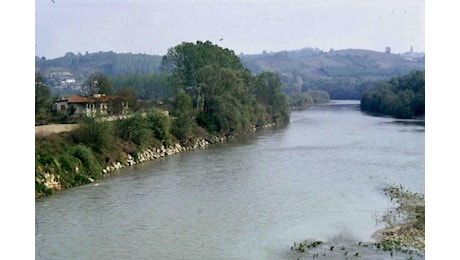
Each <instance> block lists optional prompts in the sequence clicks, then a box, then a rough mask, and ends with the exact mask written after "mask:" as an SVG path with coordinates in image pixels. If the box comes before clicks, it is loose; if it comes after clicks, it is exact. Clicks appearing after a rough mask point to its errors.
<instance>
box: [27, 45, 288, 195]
mask: <svg viewBox="0 0 460 260" xmlns="http://www.w3.org/2000/svg"><path fill="white" fill-rule="evenodd" d="M162 70H163V72H164V73H167V75H168V76H167V80H166V84H167V86H168V88H169V89H170V92H171V93H172V95H171V96H170V97H168V98H167V99H165V100H164V102H165V103H166V104H167V107H169V109H168V110H166V111H165V110H159V109H149V110H147V111H145V112H141V111H139V112H137V113H133V114H132V115H131V116H129V117H128V118H125V119H119V120H117V121H113V122H109V121H104V120H101V119H100V118H87V119H85V120H83V121H82V122H80V127H79V128H78V129H77V130H74V131H72V132H69V133H60V134H51V135H49V136H42V137H36V140H35V194H36V197H41V196H46V195H50V194H52V192H53V190H59V189H65V188H70V187H75V186H78V185H82V184H87V183H90V182H92V181H95V180H97V179H100V178H102V176H103V174H104V173H106V172H109V171H111V170H113V169H117V168H120V167H123V166H126V165H131V164H133V163H135V162H140V161H143V160H145V158H146V157H148V158H156V157H160V156H164V155H168V154H173V153H176V152H180V151H184V150H187V149H193V148H196V147H198V146H204V145H207V144H209V143H213V142H216V141H224V140H226V139H228V138H231V137H233V136H237V135H241V134H244V133H246V132H249V131H254V130H255V129H257V128H260V127H264V126H267V125H272V124H285V123H288V122H289V118H290V109H289V101H288V97H287V96H286V95H285V94H284V93H283V92H282V85H281V81H280V79H279V77H278V75H277V74H275V73H271V72H262V73H260V74H259V75H252V74H251V72H250V71H249V70H247V69H244V68H243V66H242V64H241V62H240V60H239V58H238V57H237V56H236V55H235V54H234V53H233V51H231V50H228V49H223V48H221V47H219V46H217V45H214V44H212V43H211V42H197V43H196V44H195V43H182V44H179V45H177V46H175V47H173V48H170V49H169V50H168V53H167V54H166V55H165V56H164V57H163V59H162ZM37 78H38V79H40V77H36V79H37ZM98 82H99V81H98ZM104 82H106V81H104ZM35 87H36V118H41V119H43V118H47V116H46V115H47V113H51V112H50V111H51V110H52V102H50V100H52V99H51V98H49V91H46V88H44V86H43V85H42V84H41V82H40V81H38V82H37V81H36V84H35ZM92 87H93V88H94V87H96V89H97V87H98V86H92ZM37 88H38V89H39V90H40V91H39V92H38V93H39V95H38V96H37ZM99 89H101V88H99ZM104 89H107V86H105V87H104ZM109 90H110V87H109ZM37 100H38V101H39V102H37ZM37 113H38V114H37Z"/></svg>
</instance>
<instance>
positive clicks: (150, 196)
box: [35, 101, 425, 259]
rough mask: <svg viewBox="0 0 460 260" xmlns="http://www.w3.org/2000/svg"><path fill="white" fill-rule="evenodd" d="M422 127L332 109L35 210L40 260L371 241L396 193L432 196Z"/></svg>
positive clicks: (256, 253) (342, 107) (267, 253)
mask: <svg viewBox="0 0 460 260" xmlns="http://www.w3.org/2000/svg"><path fill="white" fill-rule="evenodd" d="M424 165H425V127H424V124H423V123H422V124H420V123H417V122H412V121H400V120H396V119H393V118H389V117H376V116H371V115H367V114H365V113H362V112H361V111H360V110H359V102H358V101H334V102H333V103H331V104H330V105H322V106H314V107H311V108H309V109H308V110H305V111H295V112H292V114H291V122H290V123H289V124H288V125H287V126H285V127H279V128H270V129H265V130H262V131H259V132H256V133H251V134H248V135H246V136H244V137H240V138H237V139H236V140H232V141H231V142H228V143H224V144H216V145H212V146H210V147H208V148H206V149H199V150H194V151H190V152H185V153H181V154H176V155H173V156H170V157H165V158H162V159H159V160H155V161H150V162H146V163H142V164H138V165H135V166H133V167H130V168H125V169H122V170H121V171H120V172H119V174H117V175H116V176H112V177H109V178H106V179H104V180H101V181H98V182H95V183H92V184H89V185H85V186H81V187H77V188H72V189H69V190H65V191H62V192H59V193H56V194H54V195H52V196H51V197H48V198H42V199H37V200H36V202H35V226H36V228H35V256H36V259H286V258H287V256H288V252H289V250H290V247H291V246H292V245H293V243H294V242H299V241H303V240H305V239H319V240H330V239H335V238H338V237H347V238H352V239H355V240H356V241H358V240H359V241H371V240H372V239H371V236H372V234H373V233H374V232H375V231H376V230H378V229H380V228H382V227H383V225H384V223H383V222H382V221H381V218H382V215H383V214H384V213H385V212H386V210H387V209H388V207H389V205H390V201H389V199H388V197H386V196H385V194H384V193H383V188H384V187H386V186H387V185H392V184H397V185H399V184H401V185H403V186H404V188H406V189H408V190H410V191H413V192H418V193H423V194H424V193H425V190H424V189H425V177H424V176H425V168H424Z"/></svg>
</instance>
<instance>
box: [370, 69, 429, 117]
mask: <svg viewBox="0 0 460 260" xmlns="http://www.w3.org/2000/svg"><path fill="white" fill-rule="evenodd" d="M361 110H362V111H366V112H372V113H378V114H384V115H391V116H393V117H396V118H401V119H410V118H417V117H423V116H424V115H425V71H420V70H417V71H412V72H410V73H409V74H406V75H403V76H399V77H395V78H392V79H390V80H386V81H381V82H380V83H378V84H377V85H376V86H375V87H373V88H370V89H369V90H367V91H366V93H365V94H364V95H363V97H362V98H361Z"/></svg>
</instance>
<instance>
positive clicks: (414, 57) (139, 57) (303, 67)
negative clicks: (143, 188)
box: [35, 48, 425, 99]
mask: <svg viewBox="0 0 460 260" xmlns="http://www.w3.org/2000/svg"><path fill="white" fill-rule="evenodd" d="M239 57H240V59H241V63H242V64H243V65H244V66H245V67H246V68H248V69H249V70H251V71H252V73H253V74H260V73H261V72H262V71H264V70H265V71H271V72H275V73H278V74H279V75H280V77H281V79H282V82H283V87H284V88H283V90H284V91H285V92H286V93H288V94H291V93H300V92H306V91H308V90H316V89H319V90H325V91H327V92H328V93H329V95H330V97H331V99H360V98H361V96H362V95H363V94H364V92H365V91H366V90H367V89H368V88H370V87H371V86H372V85H374V84H375V83H376V82H377V81H379V80H382V79H389V78H392V77H396V76H400V75H404V74H407V73H409V72H410V71H412V70H425V56H424V53H413V52H408V53H404V54H391V53H385V52H377V51H371V50H359V49H348V50H337V51H333V50H331V51H328V52H324V51H322V50H320V49H318V48H304V49H300V50H293V51H281V52H270V53H267V52H264V53H262V54H253V55H243V54H242V55H240V56H239ZM161 59H162V56H160V55H147V54H131V53H120V54H117V53H114V52H97V53H86V54H84V55H82V54H74V53H71V52H69V53H67V54H65V55H64V56H63V57H60V58H56V59H51V60H46V59H44V58H40V57H35V67H36V72H40V73H41V74H42V76H43V78H44V79H45V83H46V84H47V85H48V86H50V87H52V88H54V89H57V90H60V91H61V92H69V93H70V92H77V91H78V89H79V87H80V86H81V85H82V84H83V83H84V81H85V80H86V79H87V78H88V77H89V75H90V74H91V73H93V72H101V73H103V74H104V75H107V76H116V75H133V74H135V73H140V74H144V75H145V74H148V73H153V74H156V73H159V67H160V64H161Z"/></svg>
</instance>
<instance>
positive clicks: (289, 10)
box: [35, 0, 425, 59]
mask: <svg viewBox="0 0 460 260" xmlns="http://www.w3.org/2000/svg"><path fill="white" fill-rule="evenodd" d="M198 40H200V41H206V40H209V41H211V42H213V43H215V44H217V45H219V46H221V47H224V48H229V49H231V50H233V51H234V52H235V53H236V54H240V53H245V54H255V53H261V52H263V51H268V52H270V51H281V50H295V49H301V48H305V47H312V48H319V49H322V50H326V51H328V50H330V49H331V48H332V49H335V50H339V49H349V48H352V49H370V50H376V51H384V50H385V48H386V47H390V48H391V50H392V52H393V53H402V52H407V51H409V50H410V47H411V46H413V49H414V51H416V52H425V2H424V1H423V0H371V1H369V0H353V1H345V0H303V1H290V0H269V1H260V0H246V1H242V0H233V1H228V0H224V1H209V0H208V1H205V0H189V1H180V0H166V1H163V0H129V1H128V0H124V1H123V0H36V1H35V56H39V57H43V56H45V57H46V58H48V59H49V58H56V57H61V56H64V55H65V53H67V52H73V53H78V52H80V53H82V54H84V53H86V52H87V51H88V52H89V53H91V52H98V51H114V52H117V53H126V52H131V53H145V54H156V55H164V54H166V52H167V50H168V48H171V47H174V46H176V45H178V44H180V43H181V42H196V41H198Z"/></svg>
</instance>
